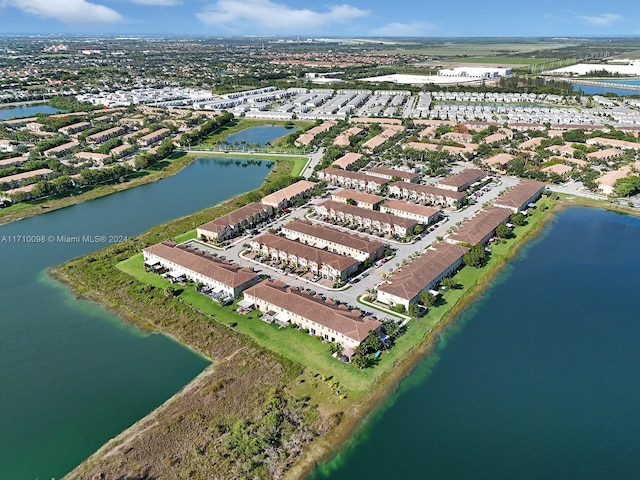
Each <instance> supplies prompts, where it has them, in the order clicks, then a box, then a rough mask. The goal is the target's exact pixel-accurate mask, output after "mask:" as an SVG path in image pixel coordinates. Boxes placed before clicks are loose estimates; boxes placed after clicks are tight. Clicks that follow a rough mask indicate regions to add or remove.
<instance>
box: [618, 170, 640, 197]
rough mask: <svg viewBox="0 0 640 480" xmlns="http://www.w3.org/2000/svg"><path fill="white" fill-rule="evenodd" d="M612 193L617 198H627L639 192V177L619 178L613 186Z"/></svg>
mask: <svg viewBox="0 0 640 480" xmlns="http://www.w3.org/2000/svg"><path fill="white" fill-rule="evenodd" d="M613 189H614V192H615V194H616V195H617V196H619V197H629V196H631V195H635V194H636V193H638V192H639V191H640V176H638V175H636V176H633V177H626V178H619V179H618V180H616V183H615V184H614V186H613Z"/></svg>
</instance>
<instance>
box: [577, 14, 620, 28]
mask: <svg viewBox="0 0 640 480" xmlns="http://www.w3.org/2000/svg"><path fill="white" fill-rule="evenodd" d="M576 17H577V18H578V19H580V20H582V21H584V22H586V23H588V24H589V25H593V26H594V27H606V26H609V25H611V24H612V23H615V22H618V21H620V20H622V15H618V14H617V13H603V14H602V15H595V16H589V15H576Z"/></svg>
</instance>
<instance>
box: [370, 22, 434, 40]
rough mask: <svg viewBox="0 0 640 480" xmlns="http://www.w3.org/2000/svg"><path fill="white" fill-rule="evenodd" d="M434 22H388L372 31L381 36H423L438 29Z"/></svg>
mask: <svg viewBox="0 0 640 480" xmlns="http://www.w3.org/2000/svg"><path fill="white" fill-rule="evenodd" d="M436 28H437V27H436V25H435V24H433V23H423V22H411V23H400V22H394V23H388V24H387V25H385V26H383V27H379V28H374V29H373V30H372V31H371V33H372V34H374V35H379V36H381V37H421V36H424V35H426V34H428V33H433V31H434V30H435V29H436Z"/></svg>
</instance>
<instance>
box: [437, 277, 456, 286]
mask: <svg viewBox="0 0 640 480" xmlns="http://www.w3.org/2000/svg"><path fill="white" fill-rule="evenodd" d="M441 283H442V286H443V287H445V288H451V289H456V288H458V287H459V286H460V284H459V283H458V282H457V281H456V280H455V279H454V278H452V277H447V278H443V279H442V282H441Z"/></svg>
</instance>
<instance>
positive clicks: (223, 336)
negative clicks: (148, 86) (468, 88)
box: [51, 160, 556, 479]
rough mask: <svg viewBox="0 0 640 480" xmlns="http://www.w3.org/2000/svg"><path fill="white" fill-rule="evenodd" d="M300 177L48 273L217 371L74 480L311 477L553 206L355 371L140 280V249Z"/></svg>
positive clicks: (226, 311)
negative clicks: (369, 364)
mask: <svg viewBox="0 0 640 480" xmlns="http://www.w3.org/2000/svg"><path fill="white" fill-rule="evenodd" d="M294 168H296V166H295V165H294V163H293V162H292V161H288V160H283V161H278V162H277V163H276V166H275V167H274V168H273V169H272V171H271V173H270V174H269V176H268V177H267V179H266V180H265V182H264V183H263V185H262V187H261V188H260V189H258V190H257V191H253V192H249V193H248V194H244V195H241V196H239V197H236V198H233V199H230V200H227V201H226V202H224V203H222V204H220V205H216V206H214V207H210V208H208V209H205V210H203V211H200V212H198V213H195V214H193V215H190V216H187V217H184V218H181V219H178V220H175V221H172V222H169V223H166V224H162V225H159V226H157V227H154V228H152V229H150V230H149V231H147V232H145V233H143V234H142V235H140V236H138V237H136V238H134V239H130V240H129V241H127V242H124V243H121V244H118V245H113V246H110V247H107V248H105V249H103V250H100V251H98V252H95V253H92V254H90V255H87V256H85V257H81V258H78V259H75V260H72V261H70V262H68V263H66V264H64V265H62V266H60V267H58V268H56V269H54V270H53V271H52V272H51V273H52V275H53V276H54V277H55V278H57V279H58V280H60V281H62V282H64V283H65V284H67V285H69V286H70V288H71V289H72V290H73V292H74V293H75V294H76V295H78V296H80V297H83V298H86V299H87V300H90V301H95V302H99V303H102V304H104V305H105V306H106V307H107V308H109V309H110V310H111V311H113V312H115V313H117V314H118V315H120V316H121V317H122V318H123V319H125V320H126V321H127V322H129V323H131V324H133V325H136V326H138V327H139V328H141V329H143V330H148V331H157V332H161V333H164V334H166V335H170V336H172V337H174V338H176V339H177V340H178V341H180V342H182V343H183V344H185V345H187V346H189V347H190V348H192V349H194V350H195V351H197V352H199V353H200V354H202V355H203V356H205V357H207V358H208V359H210V360H211V361H212V365H211V366H210V367H208V368H207V369H206V370H205V371H204V372H203V373H202V374H201V375H200V376H198V377H197V378H196V379H195V380H194V381H193V382H192V383H191V384H189V385H188V386H187V387H185V389H183V391H181V392H179V393H178V394H177V395H175V396H174V397H173V398H172V399H170V400H169V401H167V402H166V403H165V404H164V405H163V406H161V407H160V408H159V409H157V410H156V411H155V412H153V413H152V414H150V415H149V416H147V417H146V418H144V419H142V420H140V421H139V422H138V423H137V424H135V425H134V426H132V427H131V428H129V429H128V430H126V431H125V432H123V433H122V434H121V435H119V436H118V437H117V438H115V439H113V440H111V441H110V442H108V443H107V444H106V445H105V446H104V447H102V448H101V449H100V450H99V451H98V452H96V453H95V454H94V455H92V456H91V457H90V458H89V459H87V460H86V461H85V462H83V464H81V465H80V466H79V467H77V468H76V469H75V470H73V471H72V472H71V473H69V474H68V475H67V477H65V478H68V479H91V478H154V477H155V476H157V475H159V474H162V477H164V478H182V477H189V478H212V475H214V476H215V478H229V479H232V478H233V479H237V478H291V479H293V478H303V477H304V476H305V475H307V474H308V473H309V472H310V471H312V470H313V469H314V468H315V465H317V463H318V462H321V461H324V460H327V459H329V458H330V457H331V456H332V455H333V454H334V453H335V452H336V450H337V449H338V448H339V447H340V445H341V444H342V443H343V442H345V441H346V440H348V438H349V437H350V435H351V434H352V433H353V431H354V429H355V428H356V427H357V426H358V425H359V424H360V423H361V421H362V420H363V419H364V417H366V415H368V414H369V413H370V412H371V411H372V410H373V409H374V408H375V407H376V406H377V405H378V404H380V403H381V402H382V401H383V400H384V399H385V398H386V397H387V396H388V394H389V393H391V392H392V391H393V390H394V389H395V388H396V387H397V385H398V383H399V382H400V380H401V379H402V378H403V377H404V376H406V375H407V374H408V373H409V372H410V371H411V370H412V368H413V367H414V366H415V365H416V363H417V362H419V361H420V360H421V359H422V358H424V356H425V355H426V354H428V353H429V352H430V351H432V349H433V348H434V346H435V344H436V342H437V339H438V336H439V333H440V332H441V331H442V330H443V329H444V328H446V326H447V325H449V324H450V323H452V322H454V321H455V319H456V317H457V315H458V314H459V313H460V312H461V311H462V310H463V309H464V308H465V307H466V306H467V305H468V303H469V302H470V301H472V299H473V298H474V297H475V296H476V295H477V294H479V293H481V292H482V291H483V289H484V287H485V285H486V284H487V282H489V281H490V280H491V278H492V277H493V276H494V275H495V273H496V272H497V271H498V270H499V269H500V268H501V267H502V266H503V265H504V263H505V262H507V261H508V260H509V259H510V258H511V257H512V256H513V255H514V254H515V252H516V251H517V248H518V247H519V246H521V245H522V244H524V243H525V242H526V241H527V240H528V239H529V238H531V236H533V235H535V234H536V232H538V231H539V230H540V228H542V225H543V224H544V222H545V221H546V220H547V219H549V218H550V217H551V216H552V214H553V211H554V208H555V207H556V202H555V201H554V200H552V199H551V198H543V199H542V200H540V201H539V207H538V208H537V209H536V210H535V211H533V213H532V214H531V215H530V216H529V217H528V222H527V224H526V225H523V226H519V227H516V229H515V233H516V237H515V238H513V239H509V240H504V241H502V242H500V243H498V244H496V245H494V246H493V247H492V253H491V255H490V258H489V260H488V262H487V264H486V265H485V266H484V267H483V268H471V267H465V268H463V269H462V270H461V271H460V272H459V273H458V274H457V275H456V277H455V279H456V280H457V282H458V284H459V285H460V287H459V288H455V289H450V290H448V291H446V292H445V293H444V295H443V296H442V298H441V300H440V301H439V302H438V303H437V304H436V305H435V306H434V307H432V308H430V309H429V312H428V313H427V314H426V315H425V316H424V317H422V318H420V319H417V320H413V321H411V322H410V324H409V329H408V331H407V333H406V334H404V335H403V336H401V337H399V338H398V339H397V341H396V345H395V346H394V348H393V349H392V350H390V351H389V352H385V354H384V355H382V356H381V357H380V359H379V362H378V363H377V365H375V366H374V367H372V368H367V369H365V370H358V369H356V368H355V367H354V366H348V365H345V364H342V363H341V362H338V361H336V360H334V359H332V358H331V357H330V356H329V353H328V346H327V345H326V344H323V343H321V342H320V340H319V339H318V338H313V337H309V336H306V335H303V334H301V332H299V331H295V330H291V329H284V330H282V331H277V332H275V333H276V334H277V335H279V337H278V339H279V340H281V341H279V342H277V343H276V342H274V336H273V334H274V332H270V331H268V330H265V329H267V328H271V326H270V325H266V324H263V322H261V321H259V320H257V319H255V318H251V317H250V316H249V317H245V316H241V315H238V314H236V313H235V312H234V311H233V307H232V306H228V307H218V306H214V305H213V304H212V303H211V302H202V301H201V299H200V298H199V297H198V296H197V295H195V292H193V291H192V289H193V287H188V286H187V287H185V288H184V289H183V290H182V291H180V292H179V295H178V296H177V297H173V296H167V295H166V294H165V288H163V287H164V285H163V284H162V282H164V279H160V278H159V277H157V276H149V277H146V276H145V273H144V271H143V270H142V269H141V265H142V260H141V256H140V255H139V253H140V251H141V249H142V248H144V247H146V246H148V245H151V244H153V243H157V242H158V241H161V240H163V239H166V238H172V237H176V236H178V235H180V234H182V233H184V232H185V231H188V230H190V229H192V228H194V226H196V225H198V224H200V223H203V222H205V221H208V220H210V219H212V218H215V217H218V216H220V215H223V214H225V213H226V212H229V211H231V210H233V209H235V208H237V207H238V206H239V205H241V204H244V203H247V202H248V201H249V199H250V198H255V196H256V195H261V196H262V195H264V194H266V193H267V192H269V191H270V189H271V188H273V186H275V185H277V184H279V183H280V182H281V181H282V180H283V179H284V178H285V177H288V176H289V175H290V173H291V172H292V170H293V169H294ZM205 300H206V299H205ZM302 337H304V338H302ZM297 342H299V343H297ZM296 344H297V345H296ZM100 475H103V476H104V477H100Z"/></svg>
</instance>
